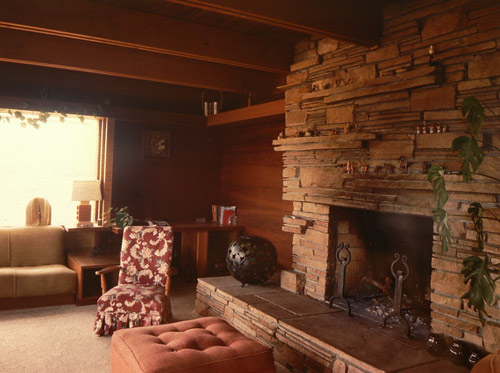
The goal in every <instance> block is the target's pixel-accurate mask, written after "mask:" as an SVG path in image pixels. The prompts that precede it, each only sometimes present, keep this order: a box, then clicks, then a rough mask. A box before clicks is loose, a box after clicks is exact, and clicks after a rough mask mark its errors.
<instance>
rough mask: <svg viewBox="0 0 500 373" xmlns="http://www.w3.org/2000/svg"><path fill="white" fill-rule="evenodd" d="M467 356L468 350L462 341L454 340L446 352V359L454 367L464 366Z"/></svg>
mask: <svg viewBox="0 0 500 373" xmlns="http://www.w3.org/2000/svg"><path fill="white" fill-rule="evenodd" d="M468 355H469V348H468V346H467V344H466V343H465V342H463V341H458V340H455V341H453V343H452V345H451V346H450V348H449V350H448V357H449V358H450V360H451V362H452V363H453V364H456V365H465V359H466V358H467V357H468Z"/></svg>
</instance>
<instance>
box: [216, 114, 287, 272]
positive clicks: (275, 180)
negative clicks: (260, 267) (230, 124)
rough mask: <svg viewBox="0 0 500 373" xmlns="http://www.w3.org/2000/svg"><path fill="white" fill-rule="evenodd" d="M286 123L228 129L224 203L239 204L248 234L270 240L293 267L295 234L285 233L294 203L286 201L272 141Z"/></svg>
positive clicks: (283, 264) (224, 151) (282, 260)
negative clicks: (284, 222)
mask: <svg viewBox="0 0 500 373" xmlns="http://www.w3.org/2000/svg"><path fill="white" fill-rule="evenodd" d="M284 127H285V125H284V123H281V122H280V123H269V124H262V125H258V126H245V127H237V128H231V129H227V130H225V131H224V132H223V133H222V135H221V136H222V141H221V144H222V148H221V152H220V156H221V194H220V197H221V203H222V204H224V205H236V206H237V214H238V223H240V224H243V225H245V227H246V230H247V233H248V234H250V235H259V236H262V237H264V238H267V239H268V240H270V241H271V242H272V243H273V244H274V246H275V247H276V250H277V251H278V261H279V264H280V266H281V267H282V268H290V267H291V265H292V235H291V234H290V233H285V232H283V231H282V230H281V226H282V224H283V216H284V215H287V214H290V212H291V211H292V204H291V202H288V201H283V200H282V185H283V179H282V172H283V162H282V158H281V154H280V153H277V152H275V151H274V150H273V147H272V140H274V139H276V138H277V137H278V134H279V133H280V132H281V131H283V130H284Z"/></svg>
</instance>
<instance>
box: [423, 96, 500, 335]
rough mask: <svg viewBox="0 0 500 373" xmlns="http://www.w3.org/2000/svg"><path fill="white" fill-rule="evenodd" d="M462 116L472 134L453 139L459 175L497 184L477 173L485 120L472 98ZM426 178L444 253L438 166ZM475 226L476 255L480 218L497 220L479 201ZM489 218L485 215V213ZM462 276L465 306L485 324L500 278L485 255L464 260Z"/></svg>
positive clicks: (446, 234)
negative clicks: (488, 306) (432, 198)
mask: <svg viewBox="0 0 500 373" xmlns="http://www.w3.org/2000/svg"><path fill="white" fill-rule="evenodd" d="M462 115H463V116H464V117H465V118H466V119H467V120H468V121H469V123H470V125H471V132H470V134H469V136H460V137H457V138H456V139H454V140H453V143H452V150H453V151H454V152H457V153H458V158H459V160H460V161H462V162H463V163H462V176H463V181H464V182H469V181H471V180H472V176H473V175H474V174H476V175H481V176H483V177H487V178H489V179H491V180H495V181H498V182H500V179H498V178H496V177H494V176H491V175H484V174H480V173H478V172H477V171H478V169H479V166H480V165H481V163H482V162H483V160H484V154H483V151H482V149H481V143H483V141H482V140H481V130H482V125H483V123H484V121H485V119H486V115H485V112H484V109H483V107H482V105H481V103H480V102H479V101H478V100H477V99H476V98H474V97H467V98H466V99H465V100H464V102H463V104H462ZM487 145H488V146H489V147H490V148H492V149H494V150H496V151H499V152H500V149H499V148H497V147H495V146H493V145H492V144H487ZM428 179H429V181H430V182H431V183H432V189H433V190H434V194H435V196H436V207H435V209H434V210H433V219H434V222H435V223H436V225H437V231H438V234H439V237H440V239H441V243H442V250H443V252H446V251H447V250H448V249H449V248H450V246H451V243H452V241H451V232H450V227H449V225H448V212H447V211H446V209H445V205H446V202H447V201H448V192H447V191H446V182H445V171H444V169H443V168H442V167H441V166H437V165H435V166H432V167H431V168H430V169H429V173H428ZM468 213H469V214H470V216H471V219H472V222H473V224H474V231H475V233H476V237H477V248H476V249H475V250H476V251H478V252H482V251H483V249H484V241H485V232H484V230H483V219H492V220H497V221H500V218H499V217H498V216H496V215H495V214H494V213H493V212H492V211H490V210H485V209H484V208H483V206H482V205H481V204H480V203H479V202H472V203H471V204H470V206H469V208H468ZM486 213H487V214H488V216H485V214H486ZM463 265H464V266H463V268H462V274H463V275H464V283H465V284H467V283H468V284H469V286H470V288H469V291H468V292H467V293H465V294H464V295H462V299H465V300H467V305H468V306H469V307H471V308H472V309H473V310H474V311H476V312H477V313H478V316H479V319H480V321H481V323H482V324H483V325H484V324H485V322H486V316H489V315H488V314H487V312H486V305H487V304H488V305H493V304H495V302H496V301H497V297H496V294H495V289H496V284H495V282H496V281H497V280H498V279H499V278H500V277H497V278H495V279H494V278H493V276H492V274H491V271H490V265H491V260H490V258H489V257H488V255H487V254H483V258H482V257H481V256H479V255H472V256H470V257H468V258H465V259H464V261H463Z"/></svg>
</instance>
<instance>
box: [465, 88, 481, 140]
mask: <svg viewBox="0 0 500 373" xmlns="http://www.w3.org/2000/svg"><path fill="white" fill-rule="evenodd" d="M462 115H463V116H464V117H465V118H467V120H468V121H469V123H470V124H471V130H472V133H474V134H476V135H477V136H479V133H480V132H481V128H482V125H483V122H484V120H485V119H486V115H485V114H484V109H483V107H482V106H481V103H480V102H479V100H478V99H477V98H475V97H471V96H470V97H466V98H465V99H464V101H463V102H462Z"/></svg>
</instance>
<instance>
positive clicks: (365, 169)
mask: <svg viewBox="0 0 500 373" xmlns="http://www.w3.org/2000/svg"><path fill="white" fill-rule="evenodd" d="M358 162H359V169H360V170H361V174H363V175H366V173H368V165H367V164H366V163H364V162H362V161H361V160H359V159H358Z"/></svg>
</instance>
